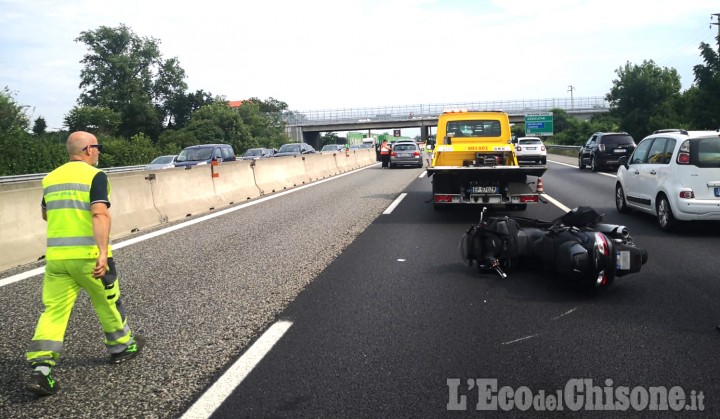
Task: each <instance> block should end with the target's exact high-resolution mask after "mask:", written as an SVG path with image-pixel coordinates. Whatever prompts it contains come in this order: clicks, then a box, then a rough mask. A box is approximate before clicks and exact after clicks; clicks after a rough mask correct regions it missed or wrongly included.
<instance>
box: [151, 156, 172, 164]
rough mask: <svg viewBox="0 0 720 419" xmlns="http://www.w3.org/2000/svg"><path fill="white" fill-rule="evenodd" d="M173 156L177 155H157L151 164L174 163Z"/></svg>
mask: <svg viewBox="0 0 720 419" xmlns="http://www.w3.org/2000/svg"><path fill="white" fill-rule="evenodd" d="M173 157H175V156H160V157H157V158H156V159H155V160H153V161H152V163H150V164H165V163H172V161H173Z"/></svg>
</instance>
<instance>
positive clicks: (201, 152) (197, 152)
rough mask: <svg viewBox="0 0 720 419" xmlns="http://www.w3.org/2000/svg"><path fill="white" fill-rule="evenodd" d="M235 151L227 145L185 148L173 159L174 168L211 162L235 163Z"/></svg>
mask: <svg viewBox="0 0 720 419" xmlns="http://www.w3.org/2000/svg"><path fill="white" fill-rule="evenodd" d="M235 160H236V157H235V151H234V150H233V148H232V146H230V145H228V144H200V145H194V146H190V147H185V148H184V149H183V151H181V152H180V154H178V156H177V158H175V167H185V168H190V167H192V166H196V165H202V164H210V163H212V162H213V161H217V162H218V163H219V162H224V161H235Z"/></svg>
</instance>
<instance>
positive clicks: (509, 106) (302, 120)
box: [285, 96, 609, 148]
mask: <svg viewBox="0 0 720 419" xmlns="http://www.w3.org/2000/svg"><path fill="white" fill-rule="evenodd" d="M460 108H461V109H468V110H501V111H504V112H507V113H508V115H509V116H510V122H511V123H520V122H524V120H525V119H524V118H525V114H528V113H533V112H549V111H551V110H552V109H563V110H565V111H566V112H568V113H569V114H571V115H573V116H574V117H576V118H577V119H580V120H587V119H590V118H591V117H592V116H593V115H597V114H599V113H605V112H608V111H609V104H608V102H607V101H606V100H605V98H604V97H600V96H597V97H580V98H572V99H568V98H555V99H532V100H506V101H489V102H464V103H439V104H424V105H401V106H386V107H371V108H345V109H326V110H314V111H293V112H292V113H290V114H287V115H285V121H286V123H287V128H286V129H287V134H288V135H289V136H290V138H291V139H292V140H293V141H296V142H306V143H309V144H311V145H313V146H314V147H316V148H317V147H318V146H319V143H320V133H322V132H340V131H370V130H383V129H400V128H419V129H420V135H421V137H422V139H423V141H425V140H426V139H427V137H428V135H431V129H432V128H433V127H436V126H437V121H438V116H439V115H440V114H441V113H442V112H443V111H445V110H448V109H460Z"/></svg>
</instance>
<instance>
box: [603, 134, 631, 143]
mask: <svg viewBox="0 0 720 419" xmlns="http://www.w3.org/2000/svg"><path fill="white" fill-rule="evenodd" d="M603 143H605V145H635V141H633V138H632V137H631V136H629V135H606V136H604V137H603Z"/></svg>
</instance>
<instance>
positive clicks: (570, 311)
mask: <svg viewBox="0 0 720 419" xmlns="http://www.w3.org/2000/svg"><path fill="white" fill-rule="evenodd" d="M575 310H577V307H575V308H573V309H572V310H569V311H566V312H565V313H563V314H561V315H559V316H557V317H553V318H552V319H553V320H557V319H559V318H560V317H563V316H567V315H568V314H570V313H572V312H573V311H575Z"/></svg>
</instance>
